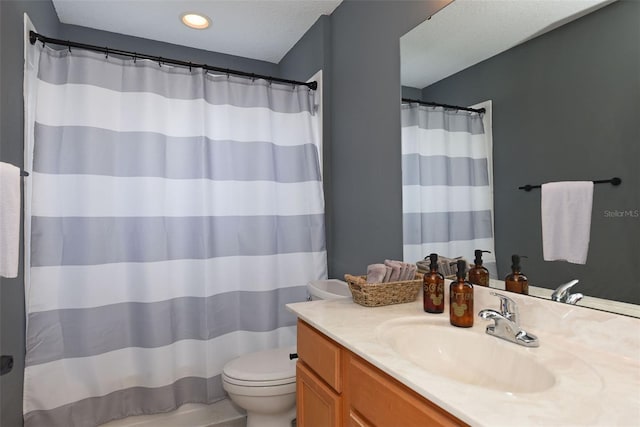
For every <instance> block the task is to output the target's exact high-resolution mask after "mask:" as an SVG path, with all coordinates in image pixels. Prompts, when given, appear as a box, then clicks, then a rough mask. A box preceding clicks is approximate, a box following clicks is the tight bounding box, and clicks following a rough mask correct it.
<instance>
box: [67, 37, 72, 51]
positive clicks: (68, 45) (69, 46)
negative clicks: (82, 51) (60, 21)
mask: <svg viewBox="0 0 640 427" xmlns="http://www.w3.org/2000/svg"><path fill="white" fill-rule="evenodd" d="M67 43H68V44H67V47H68V48H69V53H71V42H70V41H69V40H67Z"/></svg>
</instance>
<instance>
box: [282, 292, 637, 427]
mask: <svg viewBox="0 0 640 427" xmlns="http://www.w3.org/2000/svg"><path fill="white" fill-rule="evenodd" d="M447 288H448V287H447V286H445V289H447ZM491 291H492V290H491V289H486V288H479V287H476V288H475V310H474V311H475V312H476V313H477V312H478V311H480V310H481V309H485V308H494V309H496V308H498V306H499V301H498V299H497V298H496V297H495V296H492V295H490V292H491ZM509 296H510V297H511V298H512V299H513V300H514V301H516V303H517V304H518V308H519V312H520V319H521V321H520V324H521V326H523V327H524V328H526V330H527V331H530V332H532V333H534V334H536V335H537V336H538V338H539V340H540V347H538V348H526V347H523V346H519V345H516V344H514V343H511V342H508V341H505V340H501V339H499V338H496V337H494V336H490V335H487V334H486V333H485V328H486V326H488V325H489V324H490V322H487V321H484V320H482V319H480V318H476V319H475V324H474V326H473V327H472V328H465V329H461V328H455V327H453V326H450V325H449V319H448V314H447V313H443V314H428V313H425V312H424V311H423V309H422V301H421V296H420V298H418V300H416V301H415V302H412V303H407V304H398V305H391V306H385V307H375V308H371V307H362V306H359V305H357V304H355V303H353V302H352V301H351V300H349V299H343V300H325V301H312V302H305V303H294V304H288V305H287V308H288V309H289V310H291V311H292V312H294V313H295V314H296V315H297V316H298V319H299V320H298V354H299V357H300V359H299V362H298V366H297V393H298V402H297V405H298V421H297V422H298V425H299V426H301V427H309V426H342V425H344V426H347V425H351V426H379V427H385V426H390V425H402V426H424V425H430V426H431V425H435V426H440V425H442V426H450V425H474V426H497V425H518V426H525V425H530V426H533V425H543V426H544V425H546V426H557V425H576V424H579V425H602V426H610V425H616V426H624V425H637V424H638V422H640V319H636V318H631V317H626V316H621V315H616V314H612V313H606V312H601V311H597V310H592V309H587V308H584V307H576V306H570V305H567V304H558V303H554V302H551V301H544V300H540V299H537V298H529V297H526V296H520V295H513V294H509ZM445 311H447V310H445Z"/></svg>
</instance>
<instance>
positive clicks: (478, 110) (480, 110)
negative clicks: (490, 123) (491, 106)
mask: <svg viewBox="0 0 640 427" xmlns="http://www.w3.org/2000/svg"><path fill="white" fill-rule="evenodd" d="M402 102H404V103H411V104H416V103H417V104H420V105H428V106H430V107H443V108H448V109H451V110H462V111H471V112H472V113H478V114H484V113H485V112H486V110H485V109H484V108H469V107H459V106H457V105H448V104H439V103H437V102H428V101H420V100H419V99H409V98H402Z"/></svg>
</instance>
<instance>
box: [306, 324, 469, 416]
mask: <svg viewBox="0 0 640 427" xmlns="http://www.w3.org/2000/svg"><path fill="white" fill-rule="evenodd" d="M298 356H299V360H298V365H297V407H298V415H297V425H298V427H334V426H336V427H337V426H350V427H392V426H403V427H411V426H416V427H418V426H420V427H422V426H465V425H466V424H465V423H463V422H462V421H460V420H459V419H457V418H456V417H454V416H453V415H451V414H449V413H448V412H446V411H445V410H443V409H442V408H440V407H438V406H437V405H435V404H433V403H432V402H430V401H429V400H427V399H425V398H424V397H422V396H420V395H419V394H417V393H416V392H414V391H413V390H411V389H410V388H408V387H407V386H405V385H404V384H402V383H400V382H399V381H397V380H395V379H393V378H391V377H390V376H389V375H387V374H385V373H384V372H382V371H381V370H380V369H378V368H376V367H375V366H373V365H371V364H370V363H369V362H367V361H365V360H364V359H362V358H360V357H358V356H356V355H355V354H353V353H351V352H350V351H349V350H347V349H345V348H344V347H342V346H340V345H339V344H338V343H336V342H334V341H332V340H331V339H329V338H328V337H326V336H325V335H323V334H321V333H320V332H318V331H317V330H315V329H314V328H313V327H311V326H310V325H308V324H307V323H305V322H303V321H301V320H298Z"/></svg>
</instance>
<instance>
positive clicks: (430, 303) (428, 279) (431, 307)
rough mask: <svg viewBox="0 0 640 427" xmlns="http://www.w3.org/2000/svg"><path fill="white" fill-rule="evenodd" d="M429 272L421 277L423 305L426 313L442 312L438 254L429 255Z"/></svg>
mask: <svg viewBox="0 0 640 427" xmlns="http://www.w3.org/2000/svg"><path fill="white" fill-rule="evenodd" d="M429 260H430V261H431V264H430V266H429V272H428V273H427V274H425V275H424V277H423V279H422V283H423V285H422V289H423V298H424V300H423V306H424V311H426V312H427V313H442V312H444V276H443V275H442V273H440V272H438V254H431V255H429Z"/></svg>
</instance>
